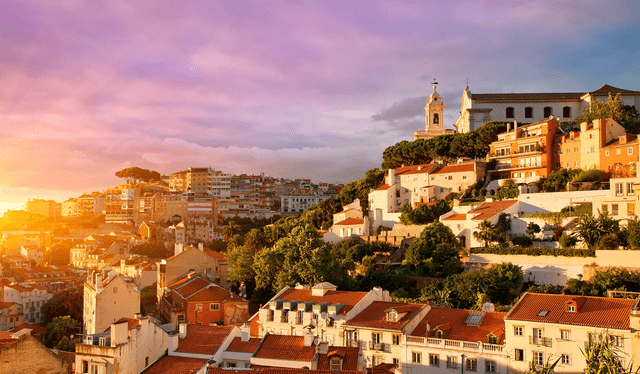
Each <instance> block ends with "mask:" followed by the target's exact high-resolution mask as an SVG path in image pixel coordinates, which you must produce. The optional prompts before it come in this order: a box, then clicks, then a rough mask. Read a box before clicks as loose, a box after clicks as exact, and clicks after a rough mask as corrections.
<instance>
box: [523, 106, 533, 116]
mask: <svg viewBox="0 0 640 374" xmlns="http://www.w3.org/2000/svg"><path fill="white" fill-rule="evenodd" d="M524 118H533V108H532V107H530V106H528V107H526V108H524Z"/></svg>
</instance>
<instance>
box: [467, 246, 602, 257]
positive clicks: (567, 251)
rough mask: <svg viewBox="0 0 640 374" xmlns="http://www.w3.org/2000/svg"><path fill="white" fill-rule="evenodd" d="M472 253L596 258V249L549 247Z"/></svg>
mask: <svg viewBox="0 0 640 374" xmlns="http://www.w3.org/2000/svg"><path fill="white" fill-rule="evenodd" d="M471 253H486V254H495V255H527V256H565V257H595V256H596V250H595V249H575V248H547V247H519V246H513V247H477V248H471Z"/></svg>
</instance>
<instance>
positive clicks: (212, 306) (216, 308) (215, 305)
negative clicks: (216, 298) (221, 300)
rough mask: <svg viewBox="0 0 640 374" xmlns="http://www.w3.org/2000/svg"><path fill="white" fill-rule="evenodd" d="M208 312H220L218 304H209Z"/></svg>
mask: <svg viewBox="0 0 640 374" xmlns="http://www.w3.org/2000/svg"><path fill="white" fill-rule="evenodd" d="M209 310H211V311H214V310H220V304H218V303H211V304H209Z"/></svg>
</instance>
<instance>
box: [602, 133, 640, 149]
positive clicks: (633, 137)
mask: <svg viewBox="0 0 640 374" xmlns="http://www.w3.org/2000/svg"><path fill="white" fill-rule="evenodd" d="M624 135H627V142H626V143H624V144H620V138H618V139H614V140H612V141H610V142H609V143H607V145H605V146H604V147H602V148H601V149H605V148H615V147H620V146H622V147H624V146H626V145H634V144H637V143H638V136H637V135H633V134H624ZM631 143H633V144H631Z"/></svg>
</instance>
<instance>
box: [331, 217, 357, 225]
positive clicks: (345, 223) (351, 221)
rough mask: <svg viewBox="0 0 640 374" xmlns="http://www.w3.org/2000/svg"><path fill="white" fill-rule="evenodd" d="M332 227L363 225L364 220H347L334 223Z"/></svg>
mask: <svg viewBox="0 0 640 374" xmlns="http://www.w3.org/2000/svg"><path fill="white" fill-rule="evenodd" d="M333 225H334V226H338V225H340V226H350V225H364V218H347V219H345V220H342V221H340V222H338V223H334V224H333Z"/></svg>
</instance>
